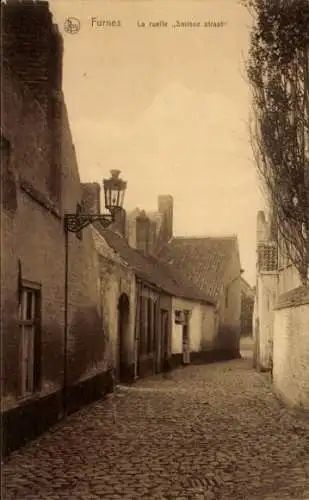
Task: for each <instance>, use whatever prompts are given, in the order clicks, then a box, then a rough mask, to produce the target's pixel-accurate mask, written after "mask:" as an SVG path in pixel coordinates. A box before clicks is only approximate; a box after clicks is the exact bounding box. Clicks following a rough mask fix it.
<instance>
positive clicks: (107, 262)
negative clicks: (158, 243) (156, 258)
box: [93, 230, 136, 365]
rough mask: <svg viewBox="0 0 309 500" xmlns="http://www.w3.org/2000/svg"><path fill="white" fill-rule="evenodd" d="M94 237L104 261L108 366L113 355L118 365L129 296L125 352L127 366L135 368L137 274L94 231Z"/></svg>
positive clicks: (103, 314)
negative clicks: (122, 306)
mask: <svg viewBox="0 0 309 500" xmlns="http://www.w3.org/2000/svg"><path fill="white" fill-rule="evenodd" d="M93 237H94V240H95V245H96V250H97V252H98V254H99V262H100V288H101V308H102V321H103V329H104V332H105V334H106V343H107V350H106V356H105V363H108V361H109V360H108V359H107V358H108V356H111V361H112V362H113V364H114V365H116V364H117V362H118V358H117V357H118V347H119V337H118V317H119V310H118V304H119V298H120V296H121V295H122V294H126V296H127V297H128V299H129V318H128V325H127V329H126V335H125V339H124V340H125V343H124V344H123V349H124V355H125V356H124V357H125V359H126V363H127V364H128V365H131V364H133V361H134V334H135V331H134V329H135V312H136V311H135V302H136V290H135V275H134V273H133V271H132V270H131V269H130V268H129V267H128V266H127V265H126V263H125V262H124V261H122V259H121V258H120V257H118V256H117V255H116V254H115V252H114V251H113V250H112V249H111V248H110V247H109V246H108V244H107V243H106V241H105V240H104V238H103V236H101V235H100V234H99V233H98V232H97V231H96V230H93Z"/></svg>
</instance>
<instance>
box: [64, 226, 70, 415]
mask: <svg viewBox="0 0 309 500" xmlns="http://www.w3.org/2000/svg"><path fill="white" fill-rule="evenodd" d="M68 276H69V232H68V231H65V264H64V339H63V388H62V411H63V415H62V416H63V417H65V416H66V415H67V393H68V380H67V379H68V299H69V293H68V292H69V290H68V287H69V280H68Z"/></svg>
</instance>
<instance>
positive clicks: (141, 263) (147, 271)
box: [95, 224, 214, 305]
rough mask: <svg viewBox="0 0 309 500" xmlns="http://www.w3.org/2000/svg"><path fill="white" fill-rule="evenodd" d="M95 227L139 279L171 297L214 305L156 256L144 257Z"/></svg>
mask: <svg viewBox="0 0 309 500" xmlns="http://www.w3.org/2000/svg"><path fill="white" fill-rule="evenodd" d="M95 227H96V229H97V230H98V231H99V232H100V233H101V234H102V236H103V237H104V239H105V240H106V242H107V243H108V245H109V246H110V247H112V248H113V249H114V250H115V252H117V254H118V255H119V256H120V257H121V258H122V259H123V260H124V261H125V262H127V264H128V265H129V266H130V267H131V269H133V271H134V272H135V274H136V275H137V276H138V277H139V278H142V279H144V280H145V281H147V282H148V283H151V284H153V285H155V286H157V287H158V288H160V289H161V290H163V291H165V292H166V293H167V294H169V295H173V296H175V297H179V298H183V299H188V300H194V301H197V302H205V303H208V304H212V305H214V301H213V299H211V298H210V297H208V296H207V295H206V294H205V293H204V292H202V291H201V290H199V289H198V288H197V287H196V286H195V285H194V284H193V283H190V282H188V280H186V278H185V277H183V276H182V275H180V273H179V272H177V270H174V269H173V267H172V266H171V265H169V264H168V263H167V262H162V261H161V260H160V259H158V258H157V257H155V256H150V255H144V254H143V253H141V252H139V251H138V250H135V249H134V248H132V247H130V246H129V244H128V243H127V242H126V240H125V239H124V238H123V237H122V236H120V235H119V234H117V233H114V232H113V231H111V230H109V229H103V228H102V227H100V225H99V224H98V225H95Z"/></svg>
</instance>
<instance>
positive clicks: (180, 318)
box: [175, 309, 184, 325]
mask: <svg viewBox="0 0 309 500" xmlns="http://www.w3.org/2000/svg"><path fill="white" fill-rule="evenodd" d="M175 323H176V325H182V324H183V323H184V311H182V310H180V309H179V310H175Z"/></svg>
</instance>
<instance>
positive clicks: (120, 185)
mask: <svg viewBox="0 0 309 500" xmlns="http://www.w3.org/2000/svg"><path fill="white" fill-rule="evenodd" d="M119 175H120V170H111V177H110V178H109V179H104V180H103V188H104V200H105V208H106V209H107V210H108V212H109V213H105V214H100V213H97V214H86V213H83V211H82V210H81V207H80V206H78V209H77V210H76V212H75V213H74V214H72V213H67V214H65V215H64V233H65V276H64V363H63V404H62V408H63V414H64V415H63V416H65V415H66V413H67V392H68V368H67V365H68V362H67V357H68V356H67V346H68V299H69V294H68V283H69V279H68V277H69V273H68V268H69V233H75V234H76V233H80V232H81V231H82V230H83V229H85V228H86V227H87V226H89V225H90V224H93V223H94V222H100V223H101V224H102V226H103V227H104V228H107V227H108V226H110V225H111V224H112V223H113V222H114V221H115V216H116V213H117V211H118V210H121V209H122V206H123V200H124V194H125V191H126V188H127V183H126V181H123V180H122V179H121V178H120V177H119Z"/></svg>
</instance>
